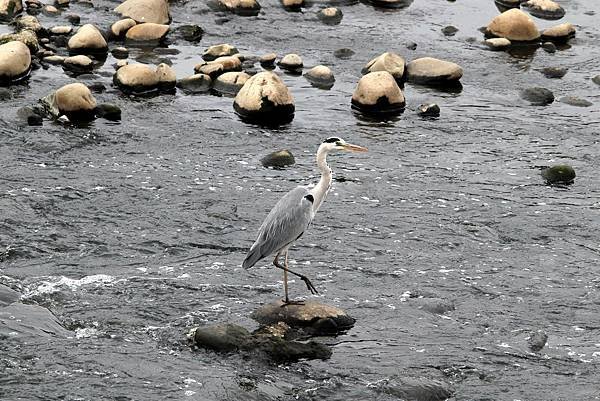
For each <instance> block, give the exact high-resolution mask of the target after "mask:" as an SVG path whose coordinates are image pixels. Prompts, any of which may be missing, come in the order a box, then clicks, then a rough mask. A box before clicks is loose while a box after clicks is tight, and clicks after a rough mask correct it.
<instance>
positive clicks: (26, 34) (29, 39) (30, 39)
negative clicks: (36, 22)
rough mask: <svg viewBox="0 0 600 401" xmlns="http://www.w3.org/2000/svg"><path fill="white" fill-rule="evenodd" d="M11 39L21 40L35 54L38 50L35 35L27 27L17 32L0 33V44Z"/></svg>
mask: <svg viewBox="0 0 600 401" xmlns="http://www.w3.org/2000/svg"><path fill="white" fill-rule="evenodd" d="M13 41H19V42H23V43H24V44H25V45H26V46H27V47H28V48H29V51H30V52H31V54H35V53H37V51H38V50H39V43H38V38H37V35H36V34H35V32H33V31H30V30H29V29H24V30H22V31H19V32H17V33H6V34H4V35H0V45H2V44H5V43H8V42H13Z"/></svg>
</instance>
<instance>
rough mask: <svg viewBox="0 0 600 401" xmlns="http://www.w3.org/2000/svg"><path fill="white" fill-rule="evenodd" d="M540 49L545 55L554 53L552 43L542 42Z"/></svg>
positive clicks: (554, 46)
mask: <svg viewBox="0 0 600 401" xmlns="http://www.w3.org/2000/svg"><path fill="white" fill-rule="evenodd" d="M542 49H544V50H545V51H546V52H547V53H555V52H556V45H555V44H554V43H552V42H544V43H542Z"/></svg>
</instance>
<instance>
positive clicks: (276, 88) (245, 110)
mask: <svg viewBox="0 0 600 401" xmlns="http://www.w3.org/2000/svg"><path fill="white" fill-rule="evenodd" d="M233 108H234V109H235V111H236V112H237V113H238V114H239V115H240V116H241V117H242V118H244V119H247V120H253V121H256V122H262V123H265V124H275V125H277V124H283V123H287V122H289V121H291V120H292V119H293V118H294V111H295V106H294V98H293V97H292V94H291V93H290V91H289V89H288V88H287V86H285V84H284V83H283V81H282V80H281V78H279V76H277V75H275V74H274V73H272V72H269V71H265V72H259V73H258V74H256V75H254V76H253V77H252V78H250V79H249V80H248V81H246V83H245V84H244V86H243V87H242V89H240V91H239V92H238V94H237V96H236V97H235V100H234V102H233Z"/></svg>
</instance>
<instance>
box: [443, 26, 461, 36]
mask: <svg viewBox="0 0 600 401" xmlns="http://www.w3.org/2000/svg"><path fill="white" fill-rule="evenodd" d="M456 32H458V28H457V27H455V26H452V25H448V26H446V27H444V28H442V33H443V34H444V36H454V35H456Z"/></svg>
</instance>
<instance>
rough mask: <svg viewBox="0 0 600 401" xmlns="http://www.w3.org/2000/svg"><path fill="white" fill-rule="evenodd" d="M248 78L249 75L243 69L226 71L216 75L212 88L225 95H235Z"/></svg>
mask: <svg viewBox="0 0 600 401" xmlns="http://www.w3.org/2000/svg"><path fill="white" fill-rule="evenodd" d="M248 79H250V75H248V74H246V73H245V72H243V71H240V72H235V71H232V72H226V73H224V74H221V75H219V76H218V77H217V79H216V80H215V82H214V84H213V89H215V90H216V91H218V92H221V93H224V94H227V95H236V94H237V93H238V92H239V91H240V89H242V87H243V86H244V84H245V83H246V81H248Z"/></svg>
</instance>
